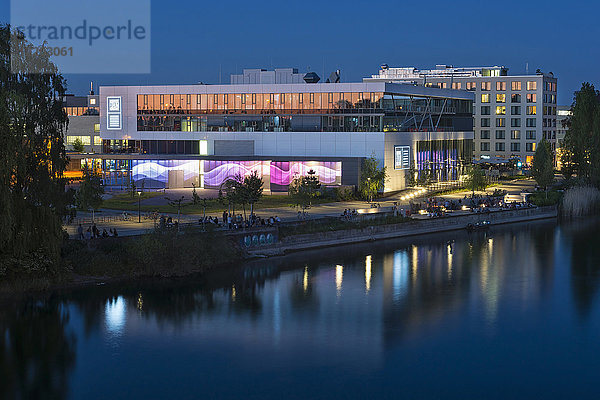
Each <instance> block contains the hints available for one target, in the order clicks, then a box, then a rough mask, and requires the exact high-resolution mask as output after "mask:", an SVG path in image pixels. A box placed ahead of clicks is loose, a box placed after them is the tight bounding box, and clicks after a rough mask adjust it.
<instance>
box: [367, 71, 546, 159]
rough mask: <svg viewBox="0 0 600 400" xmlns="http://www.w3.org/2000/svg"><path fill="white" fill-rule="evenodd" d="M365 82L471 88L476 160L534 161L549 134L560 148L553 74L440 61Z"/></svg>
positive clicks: (385, 72) (386, 74)
mask: <svg viewBox="0 0 600 400" xmlns="http://www.w3.org/2000/svg"><path fill="white" fill-rule="evenodd" d="M364 82H398V83H405V84H413V85H421V86H426V87H438V88H442V89H455V90H467V91H470V92H473V93H474V94H475V102H474V104H473V116H474V125H473V130H474V132H475V149H474V150H475V158H476V159H482V158H483V159H485V158H499V159H504V160H509V159H511V158H518V159H519V160H520V161H522V162H524V163H527V164H530V163H531V161H532V160H533V154H534V152H535V149H536V146H537V144H538V143H539V142H540V141H541V140H542V138H546V139H547V140H548V141H550V143H551V145H552V148H553V150H556V95H557V91H556V84H557V79H556V78H555V77H554V75H553V74H552V73H551V72H550V73H547V74H546V73H542V72H539V71H538V72H536V74H534V75H509V74H508V69H507V68H505V67H498V66H495V67H463V68H457V67H452V66H448V65H436V68H435V69H431V70H418V69H416V68H414V67H408V68H390V67H388V66H387V65H385V64H384V65H382V66H381V69H380V70H379V73H378V74H377V75H372V76H371V77H370V78H365V79H364Z"/></svg>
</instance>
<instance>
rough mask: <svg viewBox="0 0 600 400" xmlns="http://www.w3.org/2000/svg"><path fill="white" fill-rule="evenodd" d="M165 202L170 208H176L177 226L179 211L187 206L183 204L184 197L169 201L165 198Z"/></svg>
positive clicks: (169, 199)
mask: <svg viewBox="0 0 600 400" xmlns="http://www.w3.org/2000/svg"><path fill="white" fill-rule="evenodd" d="M165 200H167V201H168V202H169V205H170V206H171V207H177V224H179V221H180V215H181V209H182V208H183V207H186V206H188V205H189V204H184V203H183V201H184V200H185V196H181V197H179V198H176V199H171V198H169V197H165Z"/></svg>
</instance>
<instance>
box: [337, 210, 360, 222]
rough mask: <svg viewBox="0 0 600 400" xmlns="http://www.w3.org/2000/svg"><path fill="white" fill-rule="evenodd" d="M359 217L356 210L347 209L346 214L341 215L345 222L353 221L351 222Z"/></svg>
mask: <svg viewBox="0 0 600 400" xmlns="http://www.w3.org/2000/svg"><path fill="white" fill-rule="evenodd" d="M357 216H358V212H357V211H356V209H354V210H351V209H349V208H345V209H344V213H343V214H342V215H341V217H342V219H343V220H344V221H351V220H353V219H355V218H356V217H357Z"/></svg>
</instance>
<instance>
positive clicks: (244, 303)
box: [0, 222, 600, 398]
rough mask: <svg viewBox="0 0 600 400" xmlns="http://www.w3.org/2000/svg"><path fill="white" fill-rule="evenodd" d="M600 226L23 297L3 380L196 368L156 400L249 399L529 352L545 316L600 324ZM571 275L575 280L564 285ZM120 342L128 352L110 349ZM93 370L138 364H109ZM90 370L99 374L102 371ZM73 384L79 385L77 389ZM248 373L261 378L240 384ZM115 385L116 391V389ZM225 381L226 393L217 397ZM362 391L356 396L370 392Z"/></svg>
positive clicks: (514, 232)
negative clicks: (234, 379)
mask: <svg viewBox="0 0 600 400" xmlns="http://www.w3.org/2000/svg"><path fill="white" fill-rule="evenodd" d="M599 231H600V229H599V228H598V225H597V224H592V223H588V224H583V225H581V224H579V223H577V224H575V223H570V224H568V225H564V226H562V227H561V228H555V226H554V225H553V224H552V223H547V222H541V223H532V224H529V225H526V226H523V225H515V226H507V227H502V228H494V229H492V230H491V231H490V232H489V233H482V232H476V233H472V234H467V233H463V232H455V233H452V234H440V235H430V236H427V237H417V238H410V239H403V240H396V241H390V242H379V243H369V244H366V245H361V246H349V247H345V248H342V249H340V248H336V249H329V250H319V251H314V252H305V253H301V254H295V255H292V256H287V257H283V258H276V259H267V260H260V261H256V262H252V263H249V264H246V265H243V266H240V267H239V268H233V269H227V270H223V271H214V272H212V273H210V274H208V275H205V276H201V277H197V278H194V279H189V278H186V279H181V280H178V279H174V280H168V281H161V282H157V281H149V282H143V283H139V284H135V285H125V286H100V287H92V288H86V289H85V290H75V291H71V292H66V293H64V294H62V295H61V296H60V298H54V299H52V300H47V299H46V300H42V301H37V300H36V301H33V300H32V301H26V302H21V303H19V304H18V306H16V307H4V308H2V311H1V312H0V328H1V330H0V333H2V335H0V368H1V370H0V376H2V377H8V382H9V384H8V385H4V384H3V385H0V398H12V397H30V398H35V397H36V393H37V392H36V391H39V390H41V389H40V388H42V387H46V386H48V388H49V390H50V393H52V394H54V396H50V397H56V398H62V397H66V396H67V395H68V391H69V389H72V392H73V393H72V395H73V397H85V394H86V393H87V392H85V389H84V387H94V388H98V389H97V390H98V393H97V396H98V397H104V398H110V397H114V395H115V393H118V392H117V391H116V390H117V389H118V388H119V385H125V384H127V385H128V387H129V388H130V391H131V393H132V394H134V397H140V396H141V393H142V392H143V391H144V387H143V384H141V383H137V382H143V381H144V380H143V379H141V377H142V376H145V375H142V374H144V373H145V374H148V373H149V371H148V370H152V369H155V370H157V371H160V372H161V373H163V374H166V375H167V376H171V379H176V378H177V377H178V376H180V375H181V374H185V373H186V371H187V370H188V369H191V370H194V371H195V372H196V375H194V376H193V378H190V379H189V380H187V381H186V384H185V385H180V386H178V385H175V386H174V387H170V388H165V392H160V391H157V392H156V393H154V392H152V393H150V394H151V395H152V396H154V397H169V395H170V397H177V396H181V397H190V395H191V393H194V394H196V395H201V394H204V395H205V397H236V395H237V396H238V397H239V393H244V391H243V389H247V386H244V383H246V384H247V383H248V381H244V379H247V380H249V381H250V382H252V384H253V385H255V387H257V388H258V387H260V386H261V385H262V384H261V382H263V380H264V376H267V375H269V374H270V376H275V377H277V376H285V377H286V379H284V380H283V382H291V383H293V384H298V382H297V380H301V379H302V378H301V377H302V376H305V374H308V372H307V371H310V370H312V369H313V368H316V369H317V370H318V371H320V373H321V374H324V375H323V379H326V378H327V377H329V378H330V379H333V377H332V376H331V375H332V374H333V375H335V374H336V373H337V372H334V371H344V373H345V375H344V376H345V377H347V376H350V375H352V374H356V376H355V378H356V379H355V380H356V382H359V381H360V380H361V378H364V377H368V379H366V383H365V384H366V385H367V384H368V383H369V382H372V379H374V377H375V376H377V377H381V379H385V380H388V379H389V380H390V381H393V380H394V376H397V375H396V373H397V372H398V371H394V368H397V366H398V365H404V363H405V360H404V357H409V355H410V357H417V356H416V355H415V354H412V353H410V351H412V349H415V351H416V352H417V353H416V354H421V353H419V351H421V352H422V351H424V350H423V349H430V348H432V347H435V346H437V347H436V348H437V349H438V350H437V351H439V352H442V353H443V352H444V351H449V352H452V351H457V352H458V351H462V352H464V351H467V353H461V354H462V356H463V357H467V355H465V354H471V353H470V351H471V350H469V347H462V346H465V345H467V344H469V343H470V342H471V341H474V342H477V341H478V340H479V341H485V340H492V339H489V338H493V340H494V341H492V342H488V343H487V344H488V346H494V345H499V344H498V343H500V344H502V345H504V346H506V347H509V348H510V347H511V346H512V347H514V346H517V345H518V344H519V343H521V341H522V339H521V338H519V336H518V335H519V334H520V332H522V331H527V330H529V331H530V332H532V335H533V336H535V337H536V338H538V337H544V336H547V335H550V334H552V331H551V330H548V329H546V328H542V327H544V326H545V325H546V324H549V323H550V322H548V320H547V319H546V320H544V319H542V316H546V318H550V317H549V316H551V317H552V318H559V317H560V318H562V319H561V320H560V321H558V322H557V321H555V322H554V324H555V325H556V326H564V318H565V315H566V316H568V315H570V314H569V313H570V312H571V308H573V307H574V309H575V310H577V312H578V314H579V315H580V316H581V317H582V320H583V321H586V320H587V319H591V318H592V317H591V316H592V315H594V314H593V310H594V309H595V307H596V305H597V292H598V287H599V286H600V243H598V242H599V241H600V240H599V237H600V236H599V235H598V233H599ZM561 257H562V258H561ZM557 260H558V261H557ZM561 274H562V275H561ZM564 274H567V275H566V276H567V278H570V279H563V278H560V279H559V278H558V277H559V276H561V277H562V276H565V275H564ZM568 298H572V299H573V301H574V302H573V305H572V306H571V308H569V307H568V303H567V299H568ZM557 304H559V305H560V306H561V307H563V306H564V307H563V308H557V306H556V305H557ZM565 305H566V306H565ZM548 310H550V312H549V311H548ZM561 312H563V313H564V314H561ZM595 323H596V324H598V321H596V322H595ZM40 332H42V333H43V334H40ZM511 335H513V336H515V335H516V336H515V338H514V339H513V338H512V336H511ZM76 338H77V341H76ZM450 338H455V339H454V340H455V341H454V342H447V341H448V340H451V339H450ZM465 338H468V341H467V340H466V339H465ZM511 340H514V342H511ZM552 340H556V339H552ZM444 341H446V342H444ZM76 343H77V344H78V346H77V347H76V346H75V344H76ZM115 343H116V344H117V345H118V346H119V351H118V352H110V351H109V352H103V349H105V348H106V345H108V346H111V345H112V344H115ZM441 343H443V344H444V345H443V346H442V345H441ZM499 346H501V345H499ZM76 349H77V351H78V354H76ZM419 349H420V350H419ZM442 349H443V350H442ZM526 351H529V349H525V352H526ZM400 352H403V353H400ZM407 352H408V354H409V355H407ZM521 352H523V350H521ZM598 353H599V354H598V355H600V350H599V351H598ZM400 354H403V356H401V355H400ZM473 354H475V353H473ZM477 354H479V353H477ZM544 354H546V352H544ZM470 356H473V355H472V354H471V355H470ZM410 357H409V358H410ZM419 357H420V356H419ZM440 357H441V356H440ZM496 357H498V358H499V359H500V360H501V359H503V357H505V355H504V354H503V353H502V351H500V352H497V353H496ZM506 357H508V355H506ZM540 357H541V356H540ZM544 357H547V355H545V356H544ZM75 360H77V363H75ZM89 360H94V361H93V362H94V363H97V365H112V366H113V368H116V367H114V366H115V365H121V364H122V368H123V370H119V369H117V370H113V368H95V367H96V365H94V366H90V365H89V363H90V362H92V361H89ZM154 360H156V361H154ZM165 360H173V361H174V362H169V363H165ZM219 360H224V361H222V362H221V361H219ZM256 360H260V362H259V363H258V365H257V363H256ZM290 360H293V361H290ZM433 360H435V361H436V362H443V359H442V358H440V359H437V358H435V357H434V358H433ZM540 360H541V359H540ZM479 361H481V360H479ZM167 364H168V365H169V368H168V370H167V369H165V368H166V365H167ZM483 364H485V363H483ZM390 365H391V366H393V367H391V366H390ZM478 365H479V364H478ZM484 367H485V366H484ZM186 368H187V369H186ZM515 368H517V369H518V366H517V367H515ZM90 369H93V370H94V371H95V373H94V374H86V373H85V371H89V370H90ZM74 371H75V372H74ZM417 371H418V368H416V369H415V370H412V369H407V370H404V371H403V374H404V376H407V378H408V377H409V376H410V374H417ZM523 372H526V371H523ZM340 373H341V372H340ZM72 374H75V376H76V377H77V379H75V378H73V379H72V380H71V381H69V379H70V376H71V375H72ZM119 374H120V375H119ZM138 374H139V375H138ZM232 374H235V375H236V376H240V377H247V378H240V380H239V383H231V382H229V380H228V379H229V378H228V377H230V376H231V375H232ZM348 374H350V375H348ZM450 374H451V373H450ZM109 381H110V382H113V383H114V385H103V383H106V382H109ZM69 382H70V383H69ZM219 382H221V384H219ZM223 382H228V383H227V384H224V383H223ZM213 385H217V386H220V389H221V392H219V393H218V395H217V393H212V394H213V396H211V393H207V392H206V390H209V389H207V388H210V387H212V386H213ZM271 385H274V383H273V381H272V380H271ZM367 386H368V385H367ZM113 387H114V388H115V389H111V388H113ZM252 387H254V386H252ZM315 387H316V388H317V389H318V385H317V386H315ZM352 387H353V386H352V385H349V386H348V389H345V388H346V387H345V386H343V385H342V388H341V389H340V390H341V391H342V392H344V393H346V394H348V395H357V393H360V390H359V389H358V388H356V387H353V389H351V388H352ZM194 388H195V390H196V391H193V390H194ZM155 390H158V389H156V388H155ZM169 390H171V391H178V390H179V392H178V393H171V392H170V391H169ZM187 390H189V391H187ZM257 390H258V389H257ZM315 390H316V389H315ZM346 390H348V392H346ZM373 390H374V388H373V387H370V390H369V391H373ZM375 391H376V390H375ZM23 393H25V394H26V395H27V396H21V394H23ZM317 393H318V392H317ZM253 394H254V395H255V396H258V397H261V396H260V394H261V393H259V392H256V393H253ZM313 394H315V393H313ZM365 394H366V393H365ZM371 394H372V395H373V396H375V397H377V393H375V392H374V393H371ZM379 394H381V393H379ZM248 395H249V396H250V397H251V395H252V393H248ZM305 395H306V396H307V397H310V393H309V392H307V393H305ZM152 396H150V397H152ZM473 397H477V396H473Z"/></svg>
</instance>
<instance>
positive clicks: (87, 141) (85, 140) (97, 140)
mask: <svg viewBox="0 0 600 400" xmlns="http://www.w3.org/2000/svg"><path fill="white" fill-rule="evenodd" d="M92 137H93V138H94V139H93V140H94V146H100V145H101V144H102V138H101V137H100V136H87V135H86V136H67V137H66V140H65V142H66V144H67V145H71V146H72V145H73V144H75V142H76V141H77V139H79V141H81V143H82V144H83V145H84V146H90V145H91V144H92Z"/></svg>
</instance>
